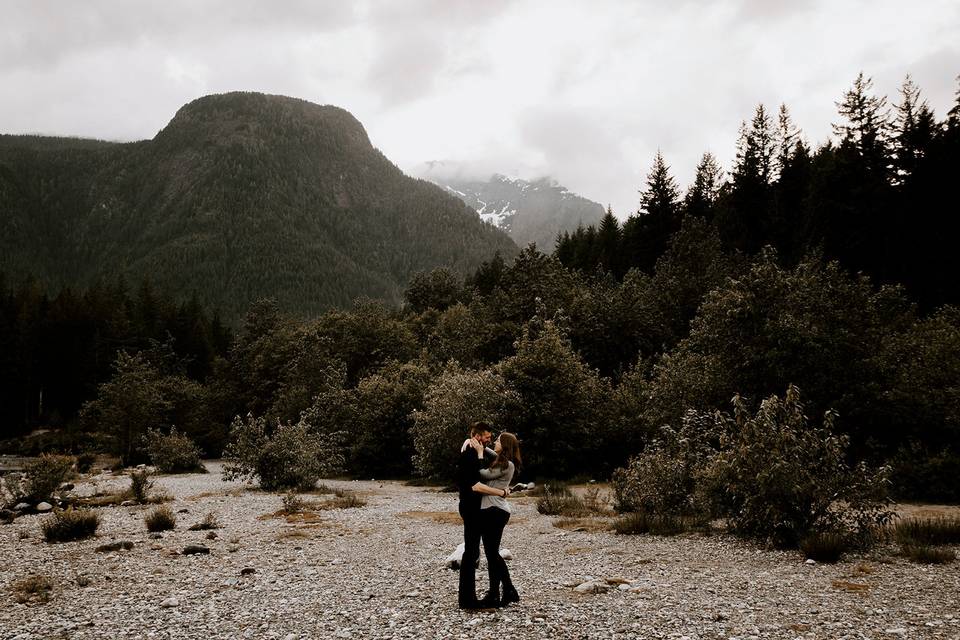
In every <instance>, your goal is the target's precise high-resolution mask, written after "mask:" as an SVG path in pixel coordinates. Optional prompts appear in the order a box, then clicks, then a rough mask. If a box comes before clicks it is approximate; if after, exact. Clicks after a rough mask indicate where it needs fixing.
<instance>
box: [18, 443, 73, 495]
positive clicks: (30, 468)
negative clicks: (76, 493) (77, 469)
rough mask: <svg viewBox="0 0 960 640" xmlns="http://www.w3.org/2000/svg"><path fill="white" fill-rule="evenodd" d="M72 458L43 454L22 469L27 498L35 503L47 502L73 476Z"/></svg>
mask: <svg viewBox="0 0 960 640" xmlns="http://www.w3.org/2000/svg"><path fill="white" fill-rule="evenodd" d="M73 463H74V459H73V457H72V456H58V455H52V454H43V455H41V456H40V457H39V458H37V459H36V460H33V461H31V462H30V463H29V464H27V466H26V467H25V468H24V473H25V474H26V477H27V486H26V493H27V497H28V498H30V499H31V500H33V501H35V502H40V501H41V500H49V499H50V498H52V497H53V494H54V493H55V492H56V491H57V489H58V488H59V487H60V485H61V484H63V483H64V482H66V481H67V479H68V478H70V476H71V475H72V474H73Z"/></svg>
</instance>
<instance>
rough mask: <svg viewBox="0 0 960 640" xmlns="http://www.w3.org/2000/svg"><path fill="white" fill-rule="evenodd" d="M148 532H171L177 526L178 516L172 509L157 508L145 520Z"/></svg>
mask: <svg viewBox="0 0 960 640" xmlns="http://www.w3.org/2000/svg"><path fill="white" fill-rule="evenodd" d="M143 522H144V524H146V525H147V531H150V532H157V531H170V530H172V529H174V528H175V527H176V526H177V516H176V514H174V513H173V511H172V510H171V509H170V507H167V506H162V507H157V508H156V509H154V510H153V511H151V512H150V513H148V514H147V515H146V516H144V518H143Z"/></svg>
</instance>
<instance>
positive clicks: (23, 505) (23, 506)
mask: <svg viewBox="0 0 960 640" xmlns="http://www.w3.org/2000/svg"><path fill="white" fill-rule="evenodd" d="M29 508H30V505H29V504H27V503H26V502H18V503H17V506H15V507H14V508H13V510H14V511H24V510H26V509H29Z"/></svg>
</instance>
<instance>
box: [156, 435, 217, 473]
mask: <svg viewBox="0 0 960 640" xmlns="http://www.w3.org/2000/svg"><path fill="white" fill-rule="evenodd" d="M143 440H144V445H145V446H146V449H147V456H148V457H149V458H150V462H151V463H152V464H153V465H154V466H156V467H157V470H158V471H160V472H161V473H194V472H197V471H205V468H204V466H203V464H202V463H201V462H200V449H199V448H198V447H197V445H196V444H194V442H193V440H191V439H190V438H189V437H188V436H187V435H185V434H183V433H179V432H178V431H177V430H176V428H173V429H170V433H169V434H164V433H162V432H160V431H159V430H158V429H149V430H148V431H147V434H146V435H145V436H144V438H143Z"/></svg>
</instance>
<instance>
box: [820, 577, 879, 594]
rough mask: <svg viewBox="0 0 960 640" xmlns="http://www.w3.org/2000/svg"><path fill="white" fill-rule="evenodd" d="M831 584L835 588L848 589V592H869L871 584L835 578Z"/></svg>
mask: <svg viewBox="0 0 960 640" xmlns="http://www.w3.org/2000/svg"><path fill="white" fill-rule="evenodd" d="M830 584H832V585H833V588H834V589H839V590H841V591H846V592H848V593H867V592H868V591H870V585H868V584H863V583H860V582H850V581H849V580H834V581H833V582H831V583H830Z"/></svg>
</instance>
